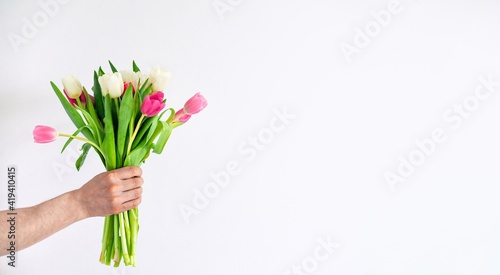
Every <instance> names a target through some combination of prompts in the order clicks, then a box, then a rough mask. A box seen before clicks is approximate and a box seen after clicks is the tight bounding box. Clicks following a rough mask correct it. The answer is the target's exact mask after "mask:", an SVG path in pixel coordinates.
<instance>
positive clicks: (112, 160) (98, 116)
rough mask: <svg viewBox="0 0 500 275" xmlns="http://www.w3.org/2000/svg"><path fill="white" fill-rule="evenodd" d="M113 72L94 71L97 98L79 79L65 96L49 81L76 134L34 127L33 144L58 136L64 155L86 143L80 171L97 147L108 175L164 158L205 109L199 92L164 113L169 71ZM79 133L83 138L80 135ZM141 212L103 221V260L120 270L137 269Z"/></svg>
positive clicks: (70, 82) (70, 79) (67, 82)
mask: <svg viewBox="0 0 500 275" xmlns="http://www.w3.org/2000/svg"><path fill="white" fill-rule="evenodd" d="M109 65H110V67H111V71H112V73H105V72H104V71H103V70H102V68H99V70H97V71H94V85H93V87H92V91H93V95H91V94H90V93H88V92H87V90H86V89H85V87H83V86H82V85H81V83H80V81H79V80H78V79H77V78H76V77H75V76H67V77H64V78H63V79H62V83H63V86H64V90H63V92H61V91H60V89H59V88H58V87H57V85H56V84H54V83H53V82H51V85H52V88H53V90H54V92H55V93H56V95H57V97H58V98H59V100H60V101H61V104H62V106H63V107H64V110H65V111H66V113H67V114H68V116H69V118H70V119H71V121H72V122H73V124H74V125H75V126H76V128H77V130H76V131H75V132H74V133H73V134H63V133H59V132H58V131H57V130H56V129H54V128H52V127H49V126H40V125H38V126H36V127H35V129H34V131H33V136H34V139H35V142H37V143H47V142H51V141H54V140H55V139H56V138H57V137H58V136H63V137H67V138H68V140H67V142H66V143H65V144H64V146H63V148H62V151H61V152H63V151H64V149H65V148H66V147H67V146H68V144H70V142H71V141H72V140H74V139H77V140H80V141H83V142H84V144H83V146H82V149H81V151H82V153H81V155H80V157H79V158H78V159H77V160H76V163H75V165H76V169H77V170H80V167H81V166H82V165H83V163H84V161H85V158H86V156H87V154H88V152H89V150H90V148H93V149H94V150H95V152H96V153H97V155H98V156H99V158H100V159H101V161H102V163H103V164H104V166H105V167H106V170H108V171H109V170H113V169H116V168H120V167H124V166H140V165H141V164H142V163H143V162H144V161H145V160H146V159H147V158H148V156H149V155H150V153H151V152H153V153H156V154H160V153H161V152H162V151H163V148H164V147H165V144H166V142H167V140H168V138H169V137H170V134H171V133H172V130H173V129H175V128H176V127H178V126H180V125H182V124H184V123H185V122H187V121H188V120H189V119H190V118H191V115H193V114H196V113H198V112H200V111H201V110H202V109H203V108H205V106H206V105H207V101H206V100H205V98H204V97H203V96H202V95H200V94H199V93H197V94H195V95H194V96H193V97H191V98H190V99H189V100H188V101H187V102H186V104H185V105H184V107H183V108H181V109H179V110H178V111H175V110H174V109H172V108H167V109H165V102H166V99H164V94H163V92H162V91H163V90H164V89H165V88H166V86H167V84H168V82H169V79H170V72H168V71H166V70H164V69H161V68H158V67H155V68H154V69H152V70H151V72H150V73H149V75H146V74H143V73H142V72H141V71H140V70H139V68H138V67H137V65H136V64H135V62H133V63H132V67H133V70H130V71H120V72H118V71H117V70H116V68H115V67H114V66H113V64H112V63H111V62H109ZM79 134H81V135H83V137H82V136H79ZM138 218H139V212H138V209H137V208H134V209H131V210H128V211H125V212H122V213H120V214H115V215H111V216H108V217H106V218H105V221H104V233H103V238H102V251H101V255H100V261H101V263H103V264H106V265H110V264H111V260H113V261H114V266H115V267H117V266H119V264H120V262H121V259H122V258H123V261H124V263H125V265H132V266H135V265H136V253H135V251H136V242H137V233H138V230H139V223H138Z"/></svg>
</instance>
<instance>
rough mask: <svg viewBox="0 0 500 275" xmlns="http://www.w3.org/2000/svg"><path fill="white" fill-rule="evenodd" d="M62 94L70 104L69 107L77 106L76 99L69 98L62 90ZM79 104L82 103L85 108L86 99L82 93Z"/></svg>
mask: <svg viewBox="0 0 500 275" xmlns="http://www.w3.org/2000/svg"><path fill="white" fill-rule="evenodd" d="M63 92H64V94H65V95H66V98H67V99H68V101H69V103H71V105H73V106H76V105H78V104H77V102H76V99H74V98H71V97H69V96H68V93H67V92H66V90H63ZM90 97H91V98H92V97H93V96H90ZM80 102H81V103H82V105H83V106H85V103H86V102H87V98H86V97H85V94H84V93H82V94H81V95H80Z"/></svg>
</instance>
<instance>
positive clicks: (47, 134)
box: [33, 125, 59, 143]
mask: <svg viewBox="0 0 500 275" xmlns="http://www.w3.org/2000/svg"><path fill="white" fill-rule="evenodd" d="M58 135H59V134H58V133H57V130H56V129H54V128H52V127H50V126H43V125H37V126H35V129H34V130H33V138H34V139H35V142H36V143H49V142H52V141H54V140H56V139H57V136H58Z"/></svg>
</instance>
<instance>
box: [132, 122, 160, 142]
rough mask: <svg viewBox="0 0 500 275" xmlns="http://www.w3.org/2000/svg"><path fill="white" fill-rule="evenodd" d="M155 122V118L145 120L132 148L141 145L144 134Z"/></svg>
mask: <svg viewBox="0 0 500 275" xmlns="http://www.w3.org/2000/svg"><path fill="white" fill-rule="evenodd" d="M153 120H155V118H151V117H148V118H146V119H145V120H144V122H143V123H142V125H141V129H140V130H139V132H138V133H137V135H136V136H135V139H134V142H133V143H132V148H136V147H137V144H139V142H140V141H141V139H142V138H143V137H144V134H145V133H146V132H147V131H148V130H149V127H150V126H151V124H152V123H153Z"/></svg>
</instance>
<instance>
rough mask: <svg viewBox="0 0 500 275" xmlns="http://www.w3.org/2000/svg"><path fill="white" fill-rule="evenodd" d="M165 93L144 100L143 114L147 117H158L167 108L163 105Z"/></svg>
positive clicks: (154, 94)
mask: <svg viewBox="0 0 500 275" xmlns="http://www.w3.org/2000/svg"><path fill="white" fill-rule="evenodd" d="M163 96H164V95H163V93H162V92H156V93H153V94H151V95H148V96H146V97H145V98H144V101H143V102H142V106H141V112H142V114H143V115H145V116H147V117H152V116H155V115H157V114H158V113H159V112H160V111H161V110H163V108H164V107H165V103H163Z"/></svg>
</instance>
